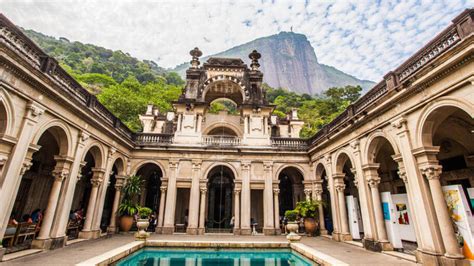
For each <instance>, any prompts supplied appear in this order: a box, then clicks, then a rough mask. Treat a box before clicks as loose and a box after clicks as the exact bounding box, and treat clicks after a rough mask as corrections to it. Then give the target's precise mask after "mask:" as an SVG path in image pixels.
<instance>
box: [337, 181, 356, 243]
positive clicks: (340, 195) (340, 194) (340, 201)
mask: <svg viewBox="0 0 474 266" xmlns="http://www.w3.org/2000/svg"><path fill="white" fill-rule="evenodd" d="M334 178H335V180H334V181H335V187H336V191H337V205H338V209H339V217H340V219H341V232H340V241H348V240H352V237H351V234H350V232H349V221H348V220H347V208H346V198H345V196H344V189H345V188H346V184H344V174H341V175H335V176H334Z"/></svg>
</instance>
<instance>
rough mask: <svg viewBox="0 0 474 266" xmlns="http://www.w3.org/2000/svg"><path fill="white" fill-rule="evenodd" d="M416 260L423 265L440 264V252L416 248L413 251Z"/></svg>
mask: <svg viewBox="0 0 474 266" xmlns="http://www.w3.org/2000/svg"><path fill="white" fill-rule="evenodd" d="M415 257H416V261H417V262H419V263H422V264H425V265H442V263H441V257H442V254H438V253H436V252H432V251H427V250H422V249H417V250H416V252H415Z"/></svg>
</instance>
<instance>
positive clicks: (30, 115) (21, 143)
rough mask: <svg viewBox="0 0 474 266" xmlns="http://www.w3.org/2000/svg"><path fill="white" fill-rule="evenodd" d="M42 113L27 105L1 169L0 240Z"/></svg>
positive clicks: (26, 167)
mask: <svg viewBox="0 0 474 266" xmlns="http://www.w3.org/2000/svg"><path fill="white" fill-rule="evenodd" d="M43 113H44V109H43V108H42V107H40V106H39V105H38V104H36V103H33V102H30V103H28V105H27V106H26V112H25V116H24V117H23V122H22V125H21V129H20V133H19V136H18V140H17V142H16V145H15V146H14V147H13V149H12V152H11V155H10V158H9V159H8V161H7V162H6V165H5V166H4V167H3V171H2V176H3V178H0V182H1V183H0V202H1V203H2V204H0V239H3V236H4V235H5V230H6V229H7V226H8V220H9V219H10V214H11V212H12V209H13V205H14V204H15V199H16V196H17V193H18V188H19V186H20V182H21V177H22V176H23V174H24V173H25V172H26V171H27V170H28V169H29V167H31V160H26V158H27V157H28V156H27V155H28V153H29V150H30V143H31V138H32V135H33V133H34V132H35V127H36V124H37V122H38V120H39V118H40V116H41V115H42V114H43ZM34 149H36V148H34ZM38 149H39V147H38ZM36 150H37V149H36ZM32 152H34V151H32ZM30 159H31V158H30ZM2 250H3V247H2V246H1V243H0V254H3V252H2ZM0 257H1V255H0Z"/></svg>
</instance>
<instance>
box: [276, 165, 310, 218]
mask: <svg viewBox="0 0 474 266" xmlns="http://www.w3.org/2000/svg"><path fill="white" fill-rule="evenodd" d="M278 180H279V181H280V183H279V189H280V196H279V206H278V207H279V211H280V214H281V215H285V212H286V211H288V210H293V209H294V208H295V207H296V203H297V202H298V201H302V200H304V186H303V180H304V177H303V173H302V172H301V170H300V169H298V168H296V167H294V166H287V167H285V168H283V169H282V170H281V172H280V174H279V175H278Z"/></svg>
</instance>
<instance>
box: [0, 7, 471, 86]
mask: <svg viewBox="0 0 474 266" xmlns="http://www.w3.org/2000/svg"><path fill="white" fill-rule="evenodd" d="M473 4H474V0H438V1H416V0H412V1H410V0H407V1H377V2H375V1H368V0H359V1H357V0H354V1H351V0H344V1H298V0H296V1H277V0H274V1H251V0H246V1H217V0H213V1H183V0H177V1H158V0H146V1H132V0H115V1H113V0H96V1H90V0H65V1H58V0H54V1H51V0H49V1H44V0H43V1H41V0H39V1H33V0H28V1H27V0H0V12H2V13H4V14H5V15H6V16H7V17H8V18H10V19H11V20H12V21H13V22H14V23H15V24H17V25H20V26H22V27H24V28H28V29H34V30H37V31H40V32H43V33H46V34H48V35H51V36H55V37H60V36H62V37H66V38H68V39H70V40H77V41H81V42H86V43H93V44H97V45H100V46H104V47H107V48H111V49H114V50H117V49H120V50H123V51H125V52H129V53H130V54H132V55H133V56H136V57H138V58H141V59H151V60H154V61H156V62H157V63H158V64H159V65H161V66H164V67H173V66H175V65H177V64H180V63H182V62H185V61H189V59H190V58H189V54H188V53H189V50H190V49H192V48H193V47H195V46H198V47H199V48H200V49H201V50H202V51H203V52H204V54H205V55H208V54H213V53H217V52H221V51H223V50H225V49H228V48H231V47H233V46H235V45H239V44H242V43H245V42H248V41H251V40H253V39H256V38H258V37H263V36H268V35H272V34H276V33H278V32H280V31H289V30H290V29H291V28H293V31H294V32H298V33H303V34H305V35H306V36H307V37H308V39H309V41H310V42H311V44H312V46H313V48H314V49H315V52H316V55H317V57H318V60H319V62H320V63H323V64H327V65H331V66H334V67H336V68H338V69H340V70H342V71H344V72H346V73H349V74H352V75H354V76H356V77H358V78H363V79H370V80H374V81H379V80H381V79H382V76H383V75H384V74H385V73H387V72H388V71H389V70H391V69H393V68H395V67H396V66H398V65H399V64H400V63H402V62H403V61H404V60H405V59H406V58H408V57H409V56H410V55H411V54H413V53H414V52H416V51H417V50H418V49H419V48H421V47H422V46H423V44H425V43H426V42H428V41H429V40H430V39H431V38H433V37H434V36H435V35H436V34H437V33H438V32H440V31H441V30H442V29H444V28H445V27H446V26H448V25H449V23H450V21H451V20H452V19H453V18H454V17H455V16H456V15H457V14H459V13H460V12H462V10H464V9H466V8H469V7H472V6H473Z"/></svg>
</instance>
